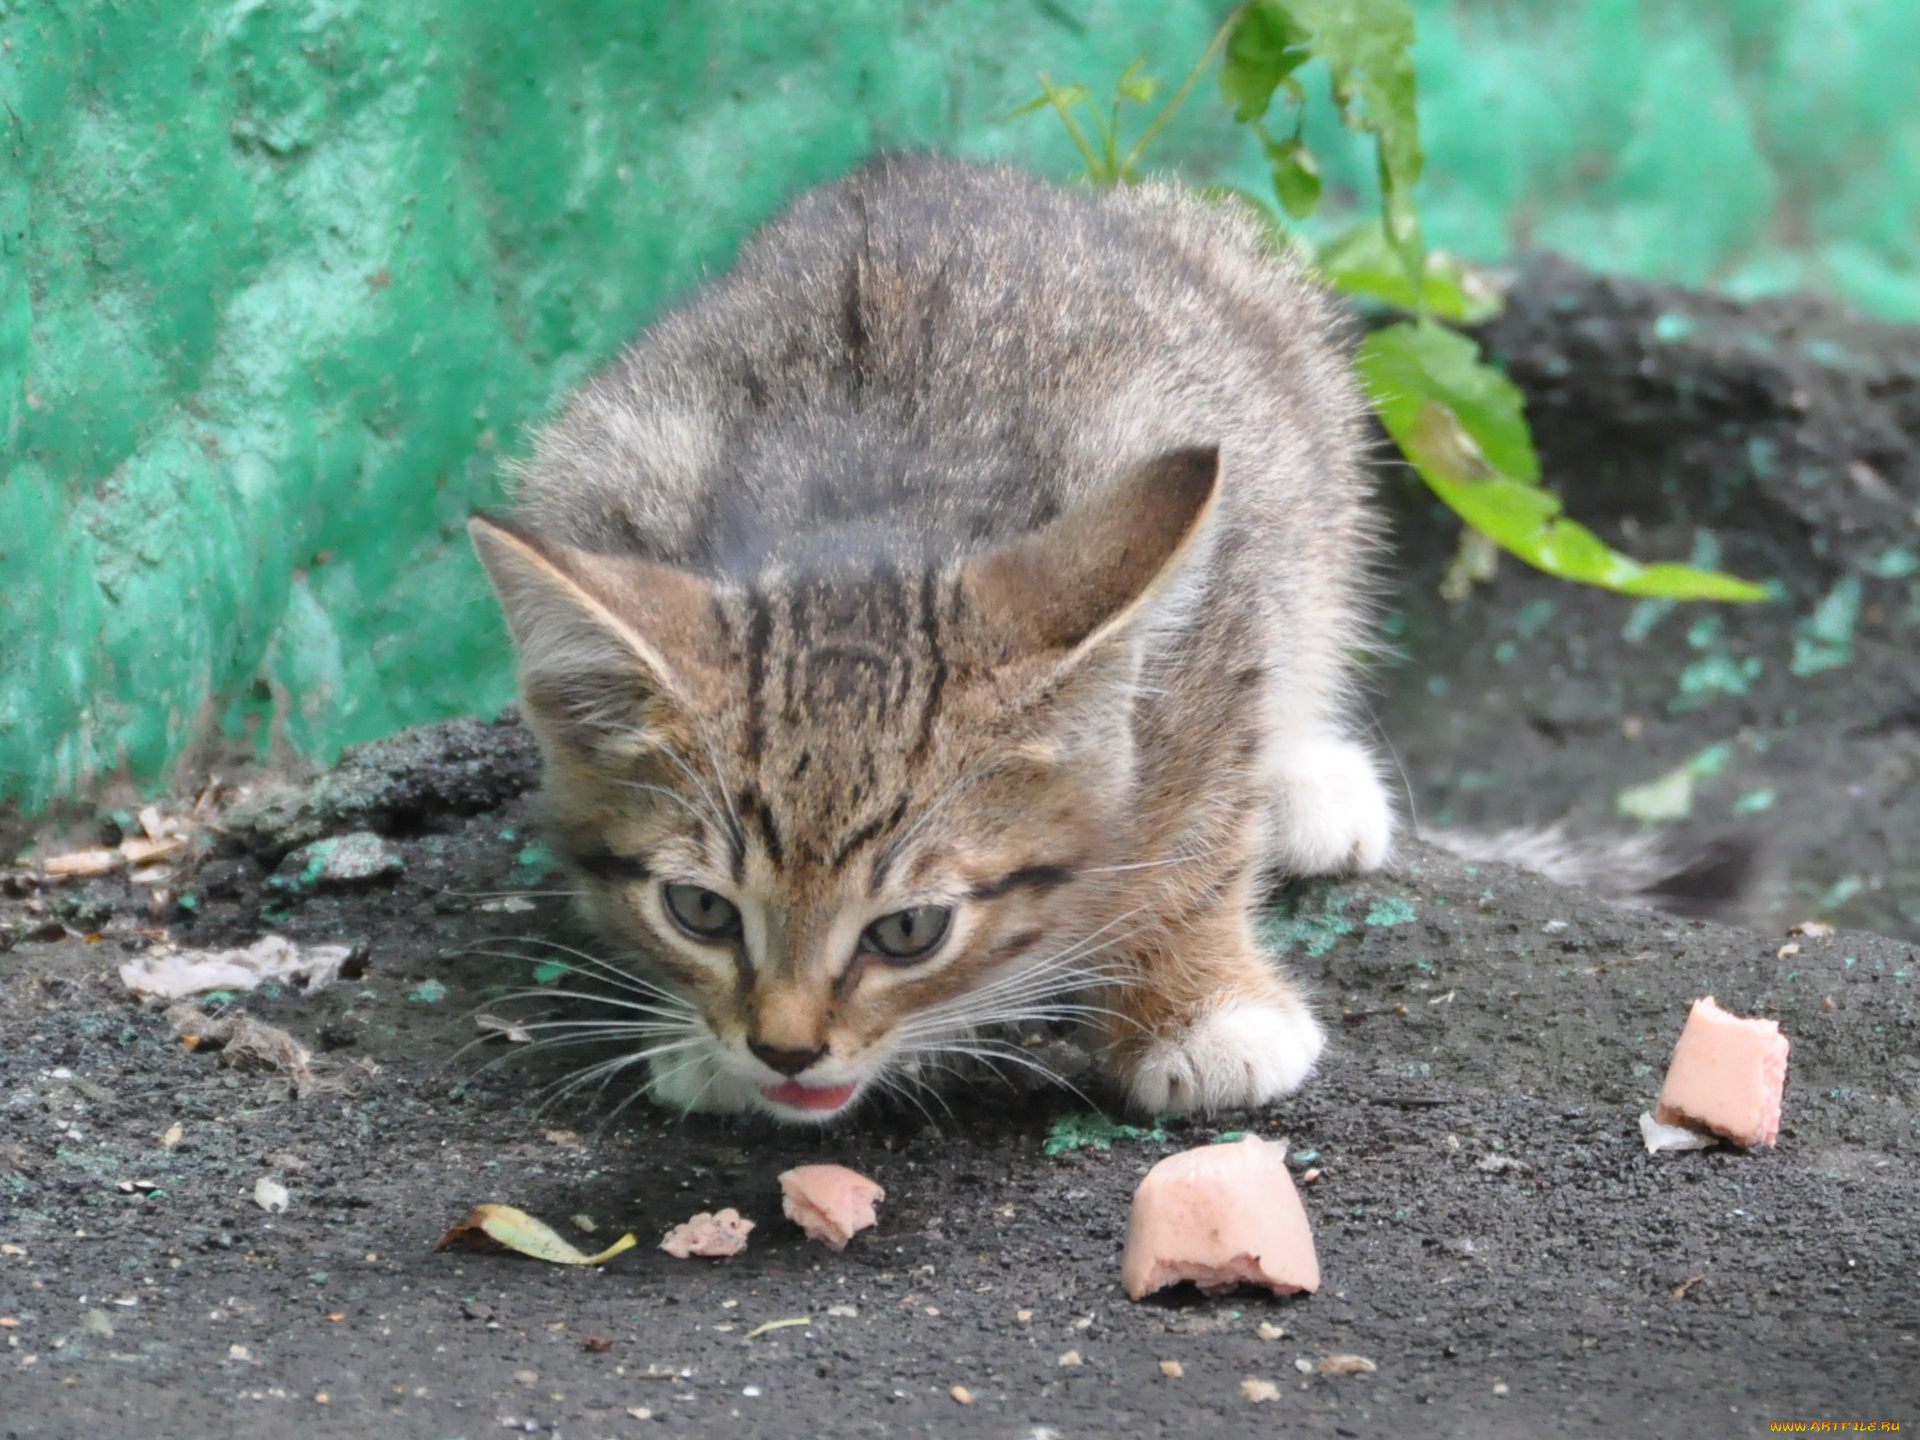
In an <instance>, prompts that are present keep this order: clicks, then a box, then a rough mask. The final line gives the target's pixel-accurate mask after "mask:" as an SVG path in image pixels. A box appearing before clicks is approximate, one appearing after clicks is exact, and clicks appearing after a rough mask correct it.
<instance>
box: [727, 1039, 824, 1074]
mask: <svg viewBox="0 0 1920 1440" xmlns="http://www.w3.org/2000/svg"><path fill="white" fill-rule="evenodd" d="M747 1048H748V1049H749V1050H751V1051H753V1053H754V1054H756V1055H758V1056H759V1057H760V1058H761V1059H762V1060H764V1061H766V1062H767V1064H769V1065H771V1066H772V1067H773V1068H774V1069H775V1070H778V1071H779V1072H780V1073H781V1074H782V1075H798V1074H799V1073H800V1072H801V1071H802V1070H804V1069H806V1068H807V1067H808V1066H809V1065H811V1064H813V1062H814V1061H816V1060H818V1059H819V1058H820V1057H821V1056H822V1055H824V1054H826V1053H827V1047H826V1046H824V1045H816V1046H814V1047H813V1049H811V1050H783V1049H781V1048H780V1047H779V1046H778V1045H763V1044H761V1043H760V1042H759V1041H758V1040H749V1041H747Z"/></svg>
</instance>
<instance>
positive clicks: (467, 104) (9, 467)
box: [0, 0, 1920, 806]
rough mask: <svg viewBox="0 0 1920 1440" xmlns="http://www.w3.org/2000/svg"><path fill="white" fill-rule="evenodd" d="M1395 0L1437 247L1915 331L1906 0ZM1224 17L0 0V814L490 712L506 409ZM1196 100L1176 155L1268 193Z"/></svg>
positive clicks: (1123, 3)
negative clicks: (1034, 97) (1411, 54)
mask: <svg viewBox="0 0 1920 1440" xmlns="http://www.w3.org/2000/svg"><path fill="white" fill-rule="evenodd" d="M1419 8H1420V9H1421V12H1422V25H1423V30H1422V35H1423V39H1422V42H1421V48H1420V52H1419V54H1420V59H1421V63H1422V66H1423V83H1424V84H1425V85H1426V94H1427V102H1426V120H1427V124H1428V126H1429V129H1430V148H1431V150H1432V152H1433V163H1432V169H1431V172H1430V173H1431V175H1432V182H1431V184H1430V185H1429V186H1428V187H1427V204H1428V207H1429V210H1430V212H1431V219H1432V230H1433V232H1434V235H1435V238H1436V239H1437V240H1439V241H1441V242H1442V243H1450V244H1452V245H1454V246H1455V247H1456V248H1460V249H1463V250H1465V251H1466V252H1468V253H1472V254H1479V255H1483V256H1488V257H1491V256H1494V255H1498V254H1500V253H1502V252H1504V251H1505V250H1506V249H1507V248H1508V247H1509V246H1510V245H1511V244H1512V243H1514V241H1515V240H1516V238H1519V239H1525V238H1528V237H1531V238H1533V239H1535V240H1538V241H1541V242H1545V243H1552V244H1556V245H1560V246H1563V247H1565V248H1568V249H1570V250H1572V251H1573V252H1574V253H1575V254H1577V255H1579V256H1581V257H1582V258H1584V259H1586V260H1588V261H1590V262H1593V263H1597V264H1601V265H1604V266H1613V267H1616V268H1625V269H1630V270H1636V271H1639V272H1641V273H1649V274H1662V275H1672V276H1676V277H1678V278H1684V279H1690V280H1706V279H1718V280H1721V281H1724V282H1727V283H1732V284H1735V285H1740V286H1746V287H1748V288H1754V287H1766V286H1779V285H1781V284H1786V283H1792V282H1805V283H1814V284H1821V285H1825V286H1827V287H1829V288H1833V289H1837V290H1839V291H1841V292H1843V293H1847V294H1850V295H1853V296H1855V297H1856V298H1858V299H1860V300H1861V301H1863V302H1865V303H1869V304H1871V305H1874V306H1876V307H1878V308H1879V309H1881V310H1882V311H1883V312H1885V313H1889V314H1902V313H1904V314H1908V315H1912V316H1916V317H1920V255H1917V254H1916V239H1915V237H1916V235H1920V162H1917V161H1916V160H1915V159H1914V158H1913V157H1915V156H1916V155H1920V99H1917V98H1916V94H1917V87H1915V86H1913V85H1912V83H1911V79H1912V73H1913V71H1912V63H1913V61H1912V57H1913V56H1914V55H1915V54H1916V53H1920V6H1916V5H1914V4H1913V3H1912V0H1700V3H1697V4H1682V3H1679V0H1674V3H1671V4H1654V3H1651V0H1649V3H1647V4H1642V5H1636V4H1634V3H1631V0H1536V3H1531V4H1528V3H1522V4H1514V3H1512V0H1472V3H1461V4H1459V5H1453V6H1449V5H1444V4H1441V3H1438V0H1426V3H1423V4H1421V6H1420V7H1419ZM1223 9H1224V7H1223V6H1222V5H1220V4H1218V3H1215V0H1092V3H1078V0H972V3H963V0H807V3H776V0H728V3H725V4H711V3H675V0H511V3H509V0H271V3H270V0H10V3H9V0H0V100H4V102H5V109H4V113H3V114H0V124H4V126H5V147H4V151H3V152H0V154H4V165H3V167H0V260H3V262H4V263H0V407H3V409H0V413H3V414H4V417H5V428H4V440H3V441H0V455H3V456H4V460H3V462H0V797H11V798H13V799H16V800H19V801H21V802H24V803H25V804H27V805H29V806H32V805H35V804H38V803H40V802H42V801H44V800H45V799H47V798H49V797H51V796H55V795H59V794H62V793H70V792H72V791H74V790H76V789H85V788H86V787H88V786H90V785H93V784H95V783H97V782H98V781H99V780H100V779H102V778H103V777H107V776H111V775H114V774H117V773H122V772H126V773H130V774H132V775H133V776H135V777H136V778H139V779H141V780H142V781H145V782H157V781H161V780H164V779H165V778H166V777H167V776H168V775H169V773H170V769H171V767H174V766H176V765H177V764H178V763H179V761H180V759H181V757H182V756H183V755H185V756H189V757H191V756H192V755H193V754H194V753H195V752H196V750H199V749H200V748H201V747H203V746H204V745H205V744H206V742H208V741H209V740H210V739H212V738H213V737H216V736H222V735H225V736H244V735H246V734H248V733H252V734H254V735H255V736H256V737H257V739H258V740H259V741H260V742H261V743H263V744H264V743H265V742H266V741H267V740H268V738H269V737H273V738H277V739H279V740H280V741H282V742H284V743H285V744H286V745H288V746H290V747H292V748H294V749H298V750H303V751H311V752H319V753H325V752H329V751H332V750H335V749H337V748H338V746H340V745H341V744H343V743H347V742H350V741H353V740H356V739H361V738H365V737H368V736H372V735H376V734H380V733H383V732H385V731H387V730H390V729H392V728H394V727H396V726H398V725H401V724H405V723H409V722H412V721H417V720H423V719H428V718H433V717H437V716H440V715H445V714H448V713H453V712H458V711H466V710H472V709H476V708H485V707H488V706H491V705H494V704H497V703H499V702H501V701H503V700H504V699H505V698H506V697H507V695H508V694H509V690H510V682H509V665H508V657H507V653H506V649H505V645H504V641H503V639H502V632H501V630H500V627H499V625H498V623H497V621H496V619H495V617H494V616H493V613H492V610H491V607H490V603H489V601H488V600H487V598H486V596H485V592H484V589H483V587H482V585H481V583H480V578H479V575H478V572H477V570H476V569H475V567H474V565H473V564H472V562H471V560H470V559H469V557H468V556H467V554H466V551H465V545H464V539H463V538H462V537H461V535H460V523H461V521H462V519H463V517H464V515H465V513H466V511H467V509H468V508H469V507H470V506H472V505H474V504H477V503H486V502H487V501H489V500H491V499H492V498H494V497H495V496H496V494H497V482H496V479H495V476H496V472H497V466H498V462H499V460H500V458H501V457H502V456H503V455H506V454H511V453H512V452H513V451H514V450H516V449H517V448H518V447H519V446H520V445H521V443H522V439H521V437H522V435H523V431H524V426H525V425H526V424H527V423H528V422H529V421H530V420H532V419H535V418H537V417H538V416H539V415H540V414H541V413H542V412H543V411H545V410H546V409H547V408H548V407H549V406H550V405H551V404H552V403H553V401H554V400H555V398H556V397H557V396H558V395H559V394H560V393H561V392H562V391H563V390H564V389H565V387H566V386H567V385H568V384H570V383H571V382H572V381H574V380H575V379H577V378H578V377H579V376H580V375H581V374H583V373H584V372H585V371H586V370H587V369H588V368H589V367H591V366H592V365H594V364H596V363H598V362H599V361H601V360H603V359H604V358H606V357H607V356H608V355H609V354H610V353H611V352H612V351H613V350H614V349H615V348H616V347H617V346H618V345H619V343H620V342H621V340H622V339H623V338H624V337H625V336H627V335H628V334H629V333H631V331H632V330H633V329H634V327H635V326H637V325H638V324H640V323H641V322H643V321H644V320H645V319H646V318H647V317H648V316H649V315H651V314H652V313H654V312H655V311H656V310H658V309H659V307H660V306H661V305H663V304H665V303H668V302H670V301H671V300H672V299H673V298H674V297H675V296H677V295H680V294H683V293H684V292H685V291H686V290H687V289H688V288H689V287H690V286H691V285H693V284H694V283H696V282H697V280H698V279H699V277H700V276H701V274H703V273H705V272H708V271H710V270H711V269H713V268H714V267H716V266H718V265H721V264H723V263H724V262H725V259H726V257H727V255H728V253H729V252H730V250H731V248H732V246H733V244H734V243H735V241H736V240H737V238H738V236H739V234H740V233H741V231H742V230H743V229H745V228H746V227H748V226H750V225H751V224H753V223H754V222H756V221H757V220H759V219H761V218H763V217H764V216H765V215H766V214H767V213H769V211H770V210H772V209H773V208H774V207H775V206H776V205H778V204H779V203H780V201H781V200H782V199H783V198H784V197H785V196H787V195H788V194H790V193H791V192H792V191H794V190H795V189H797V188H799V187H800V186H803V185H805V184H807V183H809V182H811V181H814V180H817V179H821V178H824V177H827V176H830V175H832V174H834V173H836V172H838V171H840V170H842V169H844V168H846V167H847V166H848V165H850V164H852V163H853V162H855V161H857V160H858V159H859V158H860V157H862V156H863V155H865V154H866V153H868V152H869V151H871V150H873V149H875V148H877V147H879V146H883V145H935V146H940V147H943V148H950V149H959V150H963V151H967V152H969V153H977V154H999V155H1007V156H1013V157H1015V158H1019V159H1022V160H1024V161H1026V162H1027V163H1030V164H1034V165H1036V166H1038V167H1039V168H1042V169H1045V170H1049V171H1052V172H1054V173H1059V174H1065V173H1068V172H1069V171H1070V170H1071V168H1072V154H1071V151H1070V150H1069V149H1068V147H1067V146H1066V144H1065V143H1064V141H1063V140H1062V139H1061V137H1060V136H1059V135H1058V134H1057V133H1056V131H1055V129H1054V128H1053V127H1052V125H1051V124H1050V122H1049V121H1048V120H1047V119H1046V118H1045V117H1039V118H1035V119H1026V120H1019V121H1009V120H1008V119H1007V118H1006V112H1007V110H1008V109H1009V108H1010V107H1011V106H1012V105H1013V104H1014V103H1015V102H1017V101H1018V100H1020V99H1023V98H1024V97H1025V96H1026V95H1027V94H1029V93H1030V92H1031V90H1032V88H1033V81H1032V76H1033V72H1034V71H1035V70H1036V69H1039V68H1046V69H1048V70H1050V71H1051V72H1052V73H1053V74H1054V75H1055V76H1056V77H1059V78H1086V79H1089V80H1105V79H1107V78H1110V77H1111V76H1112V75H1113V74H1114V73H1116V72H1117V71H1118V70H1119V68H1120V67H1121V66H1122V65H1124V64H1125V63H1126V62H1127V61H1129V60H1131V59H1132V58H1134V57H1135V56H1136V55H1140V54H1143V53H1144V54H1146V55H1147V56H1149V57H1150V60H1151V68H1152V69H1154V70H1155V71H1157V72H1158V73H1160V74H1161V75H1163V76H1166V77H1168V78H1176V77H1177V75H1178V74H1179V73H1180V71H1181V70H1182V69H1184V66H1185V64H1186V63H1187V61H1188V59H1189V58H1190V57H1191V56H1193V55H1194V54H1195V53H1197V51H1198V50H1199V49H1200V47H1201V45H1202V44H1203V43H1204V40H1205V37H1206V36H1207V34H1208V33H1210V31H1211V28H1212V26H1213V24H1214V23H1215V22H1216V20H1217V18H1218V16H1219V15H1220V14H1221V13H1222V12H1223ZM1223 115H1224V112H1223V111H1222V109H1221V108H1220V107H1218V106H1217V105H1216V104H1215V103H1213V100H1212V96H1211V95H1210V94H1208V95H1203V96H1202V97H1201V98H1200V101H1199V103H1197V104H1196V105H1195V106H1194V107H1192V109H1191V111H1190V114H1189V116H1188V118H1187V119H1186V120H1185V121H1184V122H1183V123H1182V124H1181V125H1179V126H1176V127H1175V129H1174V131H1173V133H1172V134H1171V135H1170V137H1169V141H1168V144H1167V146H1166V147H1165V148H1164V149H1163V151H1162V158H1163V159H1164V160H1165V161H1167V162H1170V163H1177V164H1179V165H1180V166H1182V167H1183V168H1184V169H1185V170H1186V171H1187V172H1188V173H1191V174H1196V175H1202V176H1215V175H1219V176H1224V177H1226V178H1237V179H1240V180H1242V181H1249V180H1252V179H1253V178H1254V172H1253V169H1252V158H1253V157H1252V156H1251V155H1250V153H1249V152H1248V150H1247V149H1246V147H1245V145H1244V143H1243V142H1242V141H1241V139H1240V138H1239V137H1237V136H1235V135H1233V134H1232V133H1230V132H1229V131H1228V130H1227V129H1226V127H1225V125H1224V119H1223ZM1328 125H1329V122H1328V121H1327V119H1326V117H1325V116H1324V114H1323V115H1321V116H1319V117H1317V118H1316V121H1315V132H1316V133H1317V134H1321V135H1323V136H1325V137H1326V139H1327V145H1328V150H1329V157H1330V162H1331V169H1332V171H1333V173H1334V176H1335V179H1336V181H1338V180H1339V179H1341V178H1342V177H1346V178H1347V179H1348V180H1349V181H1350V189H1351V191H1352V194H1351V195H1350V196H1349V197H1348V199H1349V202H1350V203H1364V192H1365V189H1366V181H1365V173H1366V167H1365V164H1364V161H1363V159H1362V158H1361V157H1360V156H1358V155H1357V154H1356V153H1355V152H1354V151H1353V150H1352V148H1351V147H1349V146H1346V145H1345V144H1344V143H1343V142H1342V141H1341V140H1340V138H1339V137H1338V136H1336V135H1332V134H1331V132H1330V131H1329V129H1328Z"/></svg>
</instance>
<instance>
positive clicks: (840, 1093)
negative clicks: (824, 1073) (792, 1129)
mask: <svg viewBox="0 0 1920 1440" xmlns="http://www.w3.org/2000/svg"><path fill="white" fill-rule="evenodd" d="M859 1088H860V1087H859V1086H858V1085H802V1084H801V1083H800V1082H799V1081H798V1080H789V1081H787V1082H786V1083H785V1084H784V1085H762V1086H761V1087H760V1093H761V1094H762V1095H764V1096H766V1097H767V1099H769V1100H771V1101H772V1102H773V1103H774V1104H776V1105H791V1106H793V1108H794V1109H796V1110H838V1109H839V1108H840V1107H841V1106H842V1105H845V1104H846V1103H847V1102H848V1101H849V1100H851V1099H853V1092H854V1091H855V1090H858V1089H859Z"/></svg>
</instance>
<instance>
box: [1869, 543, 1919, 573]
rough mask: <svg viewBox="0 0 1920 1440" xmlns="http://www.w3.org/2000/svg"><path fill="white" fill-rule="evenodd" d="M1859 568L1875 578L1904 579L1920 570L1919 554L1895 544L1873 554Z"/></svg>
mask: <svg viewBox="0 0 1920 1440" xmlns="http://www.w3.org/2000/svg"><path fill="white" fill-rule="evenodd" d="M1860 568H1861V569H1862V570H1865V571H1866V572H1867V574H1869V575H1871V576H1873V578H1874V579H1876V580H1904V579H1906V578H1907V577H1908V576H1909V575H1911V574H1913V573H1914V572H1915V571H1920V555H1915V554H1914V553H1913V551H1911V550H1903V549H1901V548H1900V547H1899V546H1897V545H1896V546H1895V547H1894V548H1893V549H1891V550H1887V551H1885V552H1883V553H1881V554H1879V555H1876V556H1874V557H1873V559H1871V560H1869V561H1867V562H1866V564H1864V565H1862V566H1861V567H1860Z"/></svg>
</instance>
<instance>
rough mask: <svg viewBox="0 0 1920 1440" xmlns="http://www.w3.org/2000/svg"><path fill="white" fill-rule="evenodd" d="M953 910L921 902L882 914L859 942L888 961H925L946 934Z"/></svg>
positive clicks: (861, 936) (868, 927) (865, 931)
mask: <svg viewBox="0 0 1920 1440" xmlns="http://www.w3.org/2000/svg"><path fill="white" fill-rule="evenodd" d="M952 920H953V911H951V910H949V909H948V908H947V907H946V906H944V905H922V906H920V907H919V908H918V909H916V910H896V911H894V912H893V914H891V915H882V916H881V917H880V918H879V919H878V920H876V921H874V922H873V924H871V925H869V926H867V928H866V929H865V930H864V931H863V932H861V935H860V943H861V945H862V946H863V947H865V948H866V949H868V950H871V951H872V952H873V953H874V954H876V955H878V956H880V957H881V958H882V959H885V960H923V959H925V958H926V957H927V956H928V955H931V954H932V953H933V950H934V947H935V946H937V945H938V944H939V943H940V942H941V941H942V940H944V939H945V938H946V936H947V926H948V925H949V924H950V923H952Z"/></svg>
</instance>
